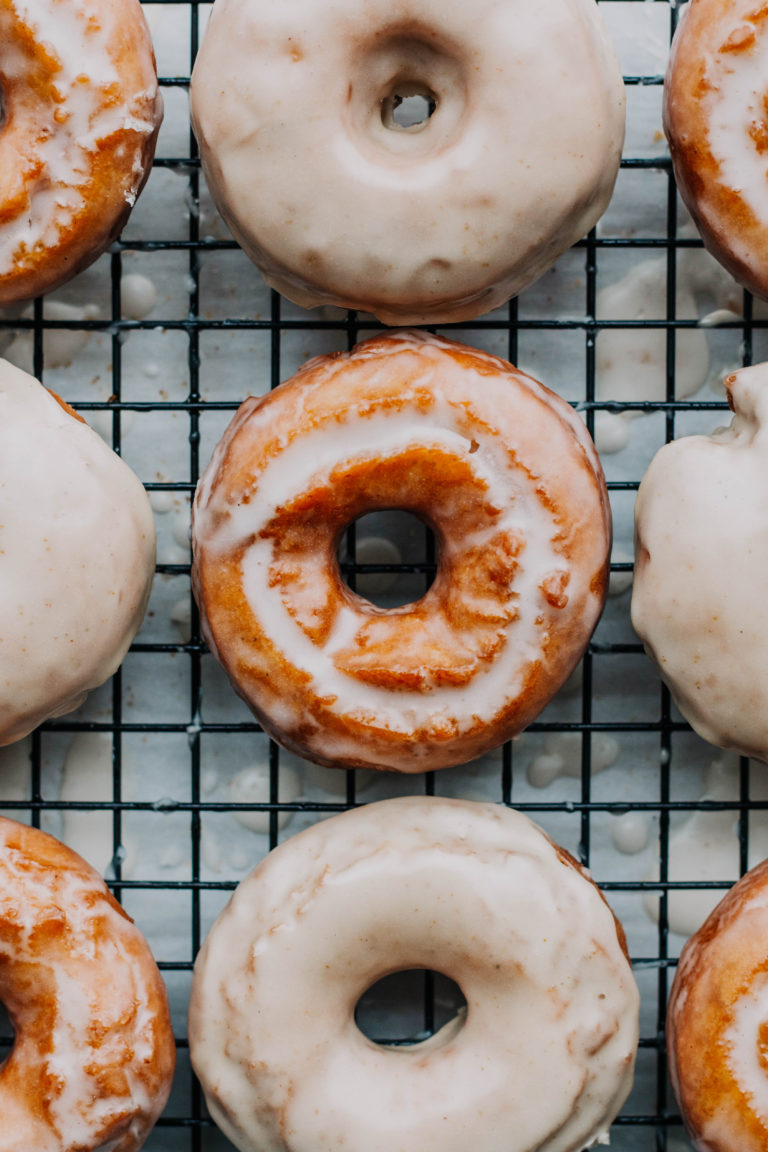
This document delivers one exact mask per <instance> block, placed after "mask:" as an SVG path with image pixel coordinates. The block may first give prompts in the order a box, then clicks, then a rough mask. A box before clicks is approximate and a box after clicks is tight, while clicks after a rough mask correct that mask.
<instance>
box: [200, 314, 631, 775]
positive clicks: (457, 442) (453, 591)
mask: <svg viewBox="0 0 768 1152" xmlns="http://www.w3.org/2000/svg"><path fill="white" fill-rule="evenodd" d="M385 508H397V509H403V510H405V511H409V512H411V513H413V514H414V515H416V516H417V517H418V518H419V519H421V520H423V521H424V522H425V523H426V524H428V525H430V526H431V528H432V529H433V530H434V532H435V535H436V538H437V542H438V549H439V560H438V571H437V576H436V579H435V581H434V583H433V584H432V586H431V587H430V588H429V590H428V591H427V592H426V594H425V595H424V596H423V597H422V598H421V599H419V600H417V601H416V602H415V603H413V604H408V605H404V606H402V607H399V608H394V609H392V610H384V609H383V608H380V607H377V606H375V605H373V604H371V603H369V602H368V601H367V600H364V599H363V598H362V597H361V596H359V595H356V594H355V593H354V592H352V591H351V590H350V589H349V588H348V587H347V586H346V585H345V583H344V582H343V580H342V578H341V575H340V572H339V567H338V563H337V560H336V550H337V546H338V543H339V540H340V538H341V536H342V534H343V532H344V530H345V529H346V527H347V526H348V525H349V524H350V523H352V522H353V521H354V520H356V519H357V518H358V517H360V516H362V515H364V514H365V513H367V512H370V511H372V510H375V509H385ZM193 546H194V563H193V580H194V587H195V591H196V595H197V599H198V603H199V605H200V608H201V613H202V616H203V627H204V630H205V635H206V638H207V640H208V643H209V644H210V646H211V648H212V650H213V652H214V653H215V654H216V655H217V656H218V658H219V660H220V661H221V662H222V664H223V665H224V668H225V669H226V671H227V673H228V674H229V676H230V679H231V680H232V682H233V684H234V686H235V688H236V689H237V691H238V692H239V693H240V694H241V695H242V696H243V698H244V699H245V700H246V702H247V703H248V704H249V705H250V707H251V708H252V709H253V711H254V712H255V713H256V715H257V716H258V718H259V720H260V721H261V723H262V724H263V726H264V727H265V729H266V730H267V731H268V732H269V733H270V734H272V735H273V736H274V737H275V739H276V740H278V741H280V742H281V743H282V744H284V745H285V746H286V747H287V748H289V749H290V750H291V751H294V752H297V753H299V755H302V756H305V757H307V758H308V759H311V760H316V761H317V762H318V763H321V764H328V765H338V766H342V767H384V768H389V769H393V770H396V771H401V772H420V771H426V770H428V769H432V768H440V767H444V766H446V765H450V764H459V763H463V762H464V761H467V760H470V759H472V758H473V757H476V756H479V755H480V754H481V753H483V752H484V751H487V750H488V749H489V748H492V747H495V746H496V745H498V744H500V743H502V742H503V741H504V740H506V739H508V738H509V737H511V736H513V735H515V734H516V733H518V732H520V731H521V729H523V728H524V727H526V725H528V724H529V723H530V722H531V721H532V720H533V719H534V718H535V717H536V716H537V715H538V713H539V712H540V711H541V710H542V708H543V707H544V706H545V705H546V704H547V702H548V701H549V700H550V698H551V697H552V695H553V694H554V693H555V692H556V691H557V689H558V688H559V687H560V686H561V685H562V683H563V682H564V681H565V679H566V678H567V677H568V676H569V675H570V673H571V671H572V670H573V668H574V665H575V664H576V663H577V661H578V660H579V658H580V657H581V655H582V653H583V651H584V648H585V646H586V644H587V642H588V640H589V637H590V634H591V632H592V630H593V628H594V626H595V623H596V622H597V619H598V616H599V614H600V611H601V608H602V605H603V600H604V594H605V586H606V573H607V565H608V558H609V550H610V513H609V507H608V499H607V493H606V490H605V483H604V480H603V476H602V470H601V468H600V464H599V461H598V458H597V453H596V452H595V449H594V446H593V444H592V441H591V440H590V438H589V435H588V433H587V431H586V429H585V427H584V424H583V423H582V421H581V420H580V419H579V417H578V416H576V415H575V414H574V412H573V411H572V409H571V408H570V406H569V405H568V404H566V403H565V401H563V400H561V399H560V398H559V397H558V396H556V395H555V394H554V393H552V392H550V391H549V390H548V389H546V388H544V387H543V386H542V385H540V384H539V383H537V382H536V381H535V380H532V379H531V378H530V377H528V376H526V375H525V374H524V373H522V372H519V371H518V370H517V369H515V368H513V367H512V366H511V365H510V364H508V363H506V362H505V361H503V360H500V359H499V358H498V357H496V356H491V355H489V354H488V353H485V352H481V351H478V350H477V349H473V348H468V347H465V346H463V345H461V344H457V343H456V342H454V341H451V340H446V339H442V338H440V337H437V336H430V335H427V334H425V333H421V332H395V333H391V334H388V335H385V336H379V337H375V338H374V339H371V340H367V341H365V342H364V343H362V344H360V345H358V346H357V348H355V349H354V350H353V351H352V352H351V353H348V354H345V355H342V354H335V355H331V356H322V357H318V358H317V359H315V360H312V361H310V362H309V363H308V364H307V365H305V367H304V368H303V369H302V370H301V371H300V372H299V373H298V374H297V375H296V376H295V377H294V378H293V379H292V380H290V381H289V382H288V383H286V384H283V385H281V386H280V387H279V388H278V389H277V390H276V391H274V392H272V393H270V394H269V395H268V396H264V397H261V398H259V399H254V398H251V399H249V400H247V401H246V402H245V403H244V404H243V405H242V406H241V408H240V410H239V412H238V413H237V415H236V416H235V418H234V420H233V421H232V423H231V425H230V427H229V429H228V431H227V432H226V433H225V435H224V437H223V439H222V440H221V442H220V443H219V445H218V447H217V449H216V451H215V453H214V456H213V459H212V461H211V464H210V465H209V467H208V469H207V471H206V473H205V475H204V476H203V478H202V480H201V481H200V484H199V486H198V491H197V494H196V498H195V503H194V517H193Z"/></svg>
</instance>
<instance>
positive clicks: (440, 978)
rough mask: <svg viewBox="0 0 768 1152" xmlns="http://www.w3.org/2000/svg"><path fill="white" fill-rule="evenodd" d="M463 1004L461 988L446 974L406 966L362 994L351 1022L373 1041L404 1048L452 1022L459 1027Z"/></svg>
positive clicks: (463, 1011) (465, 1003)
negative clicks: (406, 967) (353, 1019)
mask: <svg viewBox="0 0 768 1152" xmlns="http://www.w3.org/2000/svg"><path fill="white" fill-rule="evenodd" d="M466 1007H467V1001H466V999H465V997H464V994H463V992H462V991H461V988H460V987H459V985H458V984H456V983H455V981H453V980H451V979H450V977H448V976H446V975H445V974H444V973H442V972H433V971H431V970H430V969H426V968H409V969H405V970H403V971H400V972H393V973H392V974H390V975H389V976H384V977H382V979H381V980H377V981H376V983H375V984H372V985H371V987H370V988H368V989H367V991H366V992H364V993H363V995H362V996H361V997H360V999H359V1000H358V1002H357V1005H356V1007H355V1023H356V1024H357V1027H358V1028H359V1029H360V1031H361V1032H362V1033H363V1035H364V1036H367V1038H368V1039H369V1040H372V1041H373V1043H374V1044H380V1045H382V1047H392V1046H393V1045H396V1046H397V1047H407V1046H409V1045H412V1044H421V1043H423V1041H424V1040H428V1039H429V1038H430V1036H434V1034H435V1033H436V1032H439V1031H440V1029H441V1028H444V1027H445V1026H446V1025H449V1024H451V1023H452V1022H453V1021H455V1022H456V1028H457V1029H458V1028H461V1027H462V1025H463V1021H464V1015H465V1013H466ZM451 1034H452V1035H453V1034H454V1032H453V1030H451Z"/></svg>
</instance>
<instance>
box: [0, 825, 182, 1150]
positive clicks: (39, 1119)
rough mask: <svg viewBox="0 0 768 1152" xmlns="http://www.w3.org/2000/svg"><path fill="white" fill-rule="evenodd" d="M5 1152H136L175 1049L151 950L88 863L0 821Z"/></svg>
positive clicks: (162, 1097)
mask: <svg viewBox="0 0 768 1152" xmlns="http://www.w3.org/2000/svg"><path fill="white" fill-rule="evenodd" d="M0 1002H2V1003H3V1004H4V1005H5V1007H6V1009H7V1011H8V1015H9V1017H10V1020H11V1023H12V1025H13V1029H14V1044H13V1049H12V1051H11V1054H10V1056H9V1057H8V1059H7V1060H6V1061H5V1062H4V1063H3V1064H2V1065H0V1116H1V1117H2V1124H1V1126H0V1148H1V1149H2V1150H3V1152H22V1150H24V1152H27V1150H28V1152H91V1150H97V1149H98V1150H102V1152H103V1150H105V1149H109V1152H133V1150H134V1149H136V1148H140V1147H141V1145H142V1144H143V1143H144V1141H145V1139H146V1138H147V1136H148V1134H149V1131H150V1129H151V1128H152V1126H153V1124H154V1123H155V1121H156V1119H157V1117H158V1116H159V1114H160V1112H161V1111H162V1109H163V1107H164V1105H165V1101H166V1100H167V1098H168V1093H169V1091H170V1087H171V1080H172V1077H173V1070H174V1064H175V1059H176V1056H175V1046H174V1041H173V1033H172V1030H171V1023H170V1016H169V1012H168V1002H167V997H166V992H165V985H164V983H163V980H162V977H161V976H160V973H159V971H158V969H157V965H156V964H155V962H154V960H153V958H152V954H151V953H150V951H149V948H148V947H147V943H146V941H145V939H144V937H143V936H142V935H141V933H140V932H139V930H138V929H137V928H136V927H135V925H134V923H133V921H132V920H131V919H130V917H129V916H127V915H126V913H125V912H124V911H123V909H122V908H121V907H120V905H119V904H118V903H117V901H116V900H115V899H114V898H113V897H112V896H111V895H110V893H109V891H108V889H107V887H106V885H105V884H104V882H103V880H102V879H101V877H100V876H99V875H98V874H97V873H96V872H95V871H94V870H93V868H91V866H90V865H89V864H86V862H85V861H84V860H83V859H81V857H79V856H78V855H76V853H74V852H72V851H71V850H70V849H69V848H67V847H66V846H65V845H64V844H61V843H59V841H58V840H55V839H54V838H53V837H52V836H48V835H46V833H44V832H40V831H39V830H37V829H35V828H28V827H26V826H25V825H22V824H17V823H16V822H15V821H14V820H6V819H4V818H2V817H0Z"/></svg>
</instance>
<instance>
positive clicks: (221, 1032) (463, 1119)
mask: <svg viewBox="0 0 768 1152" xmlns="http://www.w3.org/2000/svg"><path fill="white" fill-rule="evenodd" d="M414 968H425V969H433V970H437V971H440V972H442V973H444V974H445V975H446V976H448V977H450V978H451V979H452V980H454V981H455V982H456V983H457V984H458V985H459V987H460V988H461V990H462V991H463V993H464V996H465V999H466V1002H467V1011H466V1016H460V1017H458V1018H457V1019H455V1020H453V1021H452V1022H450V1023H449V1024H447V1025H446V1026H445V1027H444V1028H443V1029H442V1030H441V1031H440V1032H438V1033H437V1034H436V1035H435V1036H434V1037H432V1038H431V1039H430V1040H427V1041H426V1042H425V1043H423V1044H415V1045H413V1046H411V1047H407V1048H387V1047H383V1046H380V1045H377V1044H375V1043H374V1042H372V1041H371V1040H369V1039H367V1038H366V1037H365V1036H364V1035H363V1034H362V1032H360V1031H359V1030H358V1028H357V1026H356V1024H355V1019H354V1010H355V1005H356V1004H357V1001H358V1000H359V998H360V996H361V995H362V994H363V993H364V992H365V991H366V990H367V989H368V988H369V987H371V986H372V985H373V984H374V983H375V982H376V981H378V980H379V979H380V978H381V977H383V976H385V975H388V974H390V973H393V972H398V971H403V970H409V969H414ZM637 1014H638V993H637V987H636V985H635V982H634V980H633V978H632V972H631V968H630V965H629V963H628V960H627V957H626V954H625V949H624V936H623V932H622V930H621V927H620V926H619V925H618V923H617V921H616V920H615V919H614V916H613V914H612V913H611V911H610V909H609V907H608V905H607V904H606V903H605V901H604V900H603V898H602V896H601V895H600V892H599V891H598V889H597V888H596V887H595V886H594V884H593V883H592V882H591V881H590V880H589V878H588V877H587V875H586V873H584V872H583V871H582V870H581V869H580V867H579V866H578V864H576V862H575V861H574V860H573V859H572V858H571V857H570V856H568V855H567V853H564V852H563V851H562V849H559V848H558V847H557V846H556V845H554V844H553V843H552V841H551V840H549V838H548V837H547V836H545V834H544V833H543V832H542V831H541V829H539V828H537V827H536V825H534V824H532V823H531V822H530V821H529V820H528V819H527V818H526V817H524V816H522V815H520V814H519V813H517V812H514V811H511V810H509V809H504V808H502V807H500V806H496V805H492V804H480V803H471V802H467V801H456V800H444V799H433V798H427V797H410V798H402V799H397V800H386V801H381V802H379V803H377V804H372V805H368V806H367V807H364V808H361V809H357V810H353V811H349V812H345V813H343V814H341V815H338V816H334V817H332V818H331V819H328V820H324V821H322V822H321V823H319V824H316V825H314V826H313V827H312V828H309V829H307V830H305V831H304V832H301V833H299V835H297V836H295V837H293V838H291V839H289V840H287V841H286V842H284V843H283V844H282V845H280V847H278V848H277V849H276V850H275V851H274V852H272V853H271V854H270V855H269V856H268V857H267V859H266V860H265V861H263V862H262V864H261V865H260V866H259V867H258V868H256V869H255V871H254V872H252V873H251V874H250V875H249V876H247V877H246V878H245V880H244V881H242V883H241V884H240V885H239V887H238V889H237V890H236V892H235V894H234V896H233V898H232V900H231V901H230V903H229V904H228V906H227V907H226V908H225V910H224V911H223V912H222V914H221V915H220V917H219V919H218V920H217V921H216V923H215V925H214V927H213V928H212V930H211V932H210V934H209V936H208V938H207V940H206V942H205V945H204V947H203V949H202V951H201V953H200V955H199V957H198V959H197V962H196V964H195V974H194V978H193V984H192V995H191V1000H190V1009H189V1043H190V1052H191V1057H192V1062H193V1066H194V1068H195V1070H196V1072H197V1074H198V1076H199V1077H200V1079H201V1081H202V1084H203V1088H204V1090H205V1093H206V1098H207V1101H208V1106H209V1108H210V1111H211V1114H212V1116H213V1118H214V1120H215V1121H216V1123H217V1124H218V1125H219V1126H220V1127H221V1129H222V1130H223V1132H224V1133H225V1135H226V1136H227V1137H228V1138H229V1139H230V1140H231V1141H232V1142H233V1143H234V1144H235V1146H236V1147H237V1148H238V1149H240V1150H241V1152H257V1150H258V1152H318V1150H319V1149H321V1148H322V1149H324V1150H325V1152H341V1150H342V1149H350V1150H351V1149H354V1152H393V1150H394V1149H397V1150H398V1152H432V1150H433V1149H434V1150H435V1152H437V1150H439V1152H467V1150H468V1149H472V1150H473V1152H534V1150H538V1152H577V1150H581V1149H583V1148H585V1147H587V1146H588V1145H589V1144H591V1143H592V1142H593V1141H595V1140H598V1141H604V1139H605V1135H606V1133H607V1129H608V1127H609V1125H610V1123H611V1121H612V1119H613V1117H614V1116H615V1115H616V1113H617V1112H618V1110H619V1108H620V1107H621V1105H622V1103H623V1101H624V1099H625V1097H626V1096H627V1093H628V1092H629V1089H630V1086H631V1083H632V1074H633V1066H634V1056H635V1049H636V1044H637Z"/></svg>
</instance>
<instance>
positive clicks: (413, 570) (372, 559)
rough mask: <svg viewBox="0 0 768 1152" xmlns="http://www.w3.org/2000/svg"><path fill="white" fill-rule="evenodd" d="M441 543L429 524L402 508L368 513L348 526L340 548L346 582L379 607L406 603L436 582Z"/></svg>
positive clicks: (418, 597)
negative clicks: (439, 543) (438, 552)
mask: <svg viewBox="0 0 768 1152" xmlns="http://www.w3.org/2000/svg"><path fill="white" fill-rule="evenodd" d="M436 557H437V543H436V539H435V534H434V532H433V531H432V529H431V528H430V527H429V525H428V524H425V523H424V521H423V520H421V519H420V518H419V517H418V516H415V515H413V513H411V512H406V511H404V510H402V509H399V508H395V509H388V510H386V511H383V512H369V513H366V514H365V515H364V516H360V517H359V518H358V519H357V520H354V521H353V522H352V524H350V525H349V527H348V528H347V529H346V532H345V533H344V535H343V537H342V540H341V542H340V544H339V549H338V562H339V569H340V572H341V578H342V580H343V582H344V583H345V584H346V586H347V587H348V588H349V589H350V590H351V591H352V592H355V593H357V595H358V596H361V597H362V598H363V599H364V600H367V601H368V603H369V604H373V605H375V606H376V607H377V608H385V609H387V608H402V607H405V606H406V605H408V604H413V603H415V602H416V601H417V600H420V599H421V597H422V596H424V595H425V593H426V592H428V591H429V589H430V588H431V586H432V584H433V583H434V579H435V575H436V572H437V559H436Z"/></svg>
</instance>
